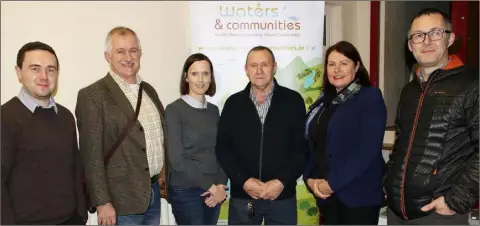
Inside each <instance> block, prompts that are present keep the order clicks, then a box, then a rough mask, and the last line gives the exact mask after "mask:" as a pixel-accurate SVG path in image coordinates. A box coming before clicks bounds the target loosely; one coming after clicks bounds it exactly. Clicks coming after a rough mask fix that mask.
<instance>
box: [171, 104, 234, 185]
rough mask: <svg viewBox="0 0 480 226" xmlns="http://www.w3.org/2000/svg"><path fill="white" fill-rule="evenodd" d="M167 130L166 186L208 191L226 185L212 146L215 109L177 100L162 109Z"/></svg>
mask: <svg viewBox="0 0 480 226" xmlns="http://www.w3.org/2000/svg"><path fill="white" fill-rule="evenodd" d="M165 118H166V121H167V130H168V134H169V136H168V150H167V151H168V157H169V159H168V160H169V161H170V165H171V169H172V170H171V172H170V175H169V176H170V185H172V186H176V187H181V188H194V187H197V188H202V189H204V190H208V189H209V188H210V187H211V186H212V184H225V185H226V183H227V176H226V175H225V173H224V172H223V170H222V169H221V167H220V165H219V164H218V162H217V157H216V155H215V145H216V136H217V125H218V121H219V119H220V115H219V111H218V107H217V106H215V105H214V104H211V103H208V105H207V108H206V109H205V108H204V109H201V108H194V107H192V106H190V105H189V104H187V103H186V102H185V101H184V100H183V99H181V98H180V99H178V100H176V101H174V102H173V103H171V104H169V105H168V106H167V107H166V108H165Z"/></svg>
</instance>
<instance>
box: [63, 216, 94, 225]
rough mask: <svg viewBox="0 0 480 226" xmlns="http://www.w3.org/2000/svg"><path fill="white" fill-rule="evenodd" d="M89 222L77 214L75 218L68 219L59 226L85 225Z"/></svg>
mask: <svg viewBox="0 0 480 226" xmlns="http://www.w3.org/2000/svg"><path fill="white" fill-rule="evenodd" d="M86 223H87V222H85V220H84V219H83V217H81V216H78V214H75V215H74V216H73V217H71V218H70V219H68V220H67V221H65V222H63V223H61V224H59V225H85V224H86Z"/></svg>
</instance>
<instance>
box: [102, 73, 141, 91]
mask: <svg viewBox="0 0 480 226" xmlns="http://www.w3.org/2000/svg"><path fill="white" fill-rule="evenodd" d="M109 73H110V75H111V76H112V77H113V80H115V82H116V83H117V84H118V85H119V86H120V88H121V89H122V90H128V91H131V92H137V91H138V88H139V85H140V83H141V82H142V78H141V77H140V75H138V74H137V75H136V77H137V79H136V80H137V83H136V84H130V83H127V82H126V81H125V80H124V79H123V78H122V77H120V75H118V74H117V73H115V72H113V71H112V70H110V71H109Z"/></svg>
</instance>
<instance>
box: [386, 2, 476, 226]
mask: <svg viewBox="0 0 480 226" xmlns="http://www.w3.org/2000/svg"><path fill="white" fill-rule="evenodd" d="M408 38H409V41H408V46H409V49H410V50H411V51H412V53H413V55H414V57H415V59H416V60H417V62H418V64H419V65H420V68H419V70H417V71H416V72H415V75H416V76H415V78H414V79H413V81H411V82H410V83H408V84H407V85H406V86H405V87H404V88H403V90H402V94H401V97H400V101H399V104H398V109H397V119H396V139H395V145H394V148H393V151H392V154H391V156H390V160H389V161H388V164H387V165H388V173H387V179H386V183H385V190H386V192H387V202H388V207H389V209H388V220H387V221H388V224H443V225H445V224H463V225H465V224H468V212H469V211H470V210H471V208H472V206H473V205H474V203H475V202H476V201H477V200H478V196H479V188H478V177H479V173H478V172H479V170H478V162H479V156H478V152H479V150H478V142H479V140H478V132H479V131H478V130H479V115H478V111H479V109H478V108H479V92H478V82H479V81H478V79H479V73H478V71H475V70H472V69H469V68H468V67H466V66H464V65H463V63H462V62H461V61H460V59H459V58H457V57H456V56H453V55H451V56H449V55H448V50H447V49H448V47H449V46H451V45H452V44H453V42H454V40H455V35H454V34H453V33H452V30H451V24H450V21H449V19H448V18H447V16H446V15H445V14H444V13H442V12H440V11H438V10H436V9H426V10H424V11H422V12H420V13H419V14H418V15H417V16H416V17H415V18H414V19H413V22H412V24H411V27H410V31H409V36H408Z"/></svg>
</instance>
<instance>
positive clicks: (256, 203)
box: [216, 46, 308, 225]
mask: <svg viewBox="0 0 480 226" xmlns="http://www.w3.org/2000/svg"><path fill="white" fill-rule="evenodd" d="M276 68H277V65H276V62H275V57H274V55H273V53H272V51H271V50H270V49H269V48H267V47H264V46H257V47H254V48H253V49H251V50H250V52H249V53H248V55H247V61H246V64H245V72H246V74H247V76H248V78H249V79H250V82H249V83H248V85H247V86H246V87H245V89H244V90H242V91H240V92H238V93H235V94H233V95H232V96H230V97H229V98H228V99H227V101H226V102H225V105H224V108H223V111H222V115H221V117H220V122H219V125H218V134H217V146H216V153H217V158H218V161H219V163H220V165H221V166H222V168H223V169H224V171H225V173H226V174H227V175H228V177H229V178H230V180H231V199H230V207H229V216H228V224H229V225H230V224H250V225H253V224H257V225H259V224H261V223H262V221H264V224H265V225H268V224H277V225H278V224H292V225H294V224H297V207H296V191H295V188H296V184H297V183H296V182H297V179H298V178H299V177H300V175H301V174H302V172H303V169H304V168H305V164H306V156H307V153H308V147H307V141H306V140H305V138H304V136H303V133H304V127H305V126H304V123H305V113H306V111H305V104H304V102H303V98H302V96H301V95H300V94H299V93H297V92H295V91H293V90H290V89H288V88H286V87H283V86H280V85H279V84H278V83H277V81H276V80H275V79H274V77H273V75H274V74H275V70H276Z"/></svg>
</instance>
